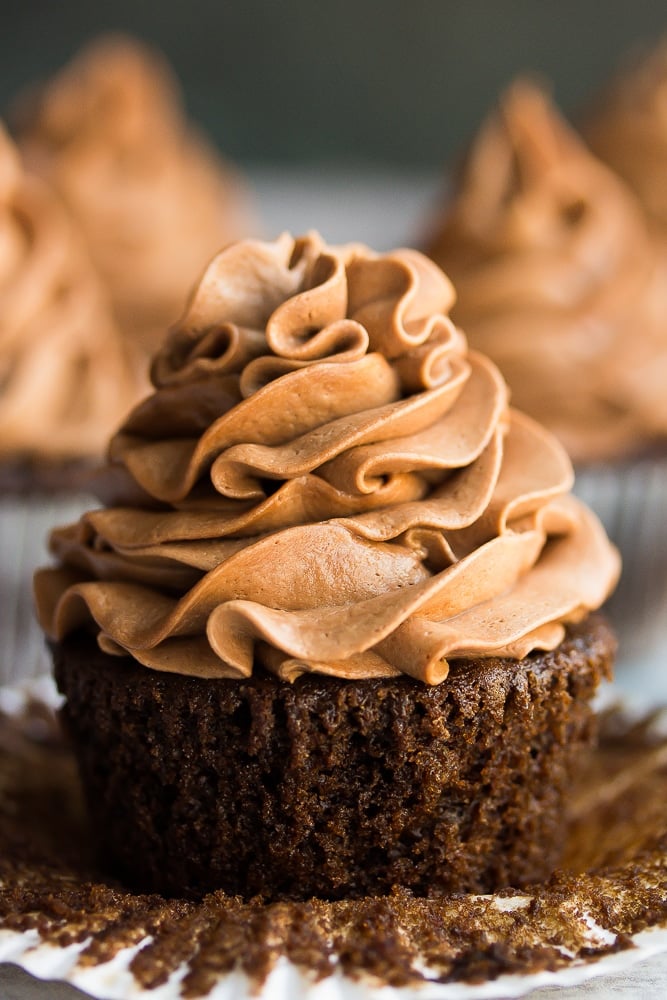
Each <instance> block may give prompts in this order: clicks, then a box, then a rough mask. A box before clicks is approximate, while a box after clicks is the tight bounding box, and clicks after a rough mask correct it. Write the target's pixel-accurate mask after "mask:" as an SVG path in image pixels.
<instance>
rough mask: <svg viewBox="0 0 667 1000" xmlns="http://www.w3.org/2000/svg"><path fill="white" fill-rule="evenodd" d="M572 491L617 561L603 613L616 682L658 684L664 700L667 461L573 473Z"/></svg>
mask: <svg viewBox="0 0 667 1000" xmlns="http://www.w3.org/2000/svg"><path fill="white" fill-rule="evenodd" d="M574 492H575V493H576V494H577V495H578V496H579V497H581V499H582V500H584V502H585V503H587V504H588V505H589V506H590V507H591V508H592V509H593V510H594V511H595V512H596V513H597V514H598V516H599V517H600V519H601V521H602V523H603V524H604V526H605V528H606V529H607V533H608V534H609V537H610V538H611V539H612V541H613V542H614V543H615V544H616V545H617V546H618V548H619V550H620V553H621V557H622V559H623V571H622V574H621V579H620V582H619V585H618V587H617V589H616V592H615V593H614V594H613V595H612V597H611V599H610V601H609V602H608V604H607V606H606V608H605V610H606V611H607V613H608V616H609V618H610V620H611V622H612V624H613V626H614V628H615V630H616V632H617V634H618V636H619V651H618V657H617V677H618V679H619V680H620V682H621V683H623V684H624V686H626V687H627V688H628V689H630V690H633V689H636V688H637V687H640V688H641V687H645V686H646V685H647V683H650V682H657V683H660V682H661V681H662V682H663V688H662V691H661V692H660V693H661V694H662V696H663V700H664V699H667V457H664V458H653V459H649V458H643V459H637V460H636V461H626V462H623V463H619V464H617V465H600V466H590V467H585V468H583V469H578V470H577V476H576V481H575V487H574Z"/></svg>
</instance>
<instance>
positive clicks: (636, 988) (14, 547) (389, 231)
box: [0, 170, 667, 1000]
mask: <svg viewBox="0 0 667 1000" xmlns="http://www.w3.org/2000/svg"><path fill="white" fill-rule="evenodd" d="M250 180H251V182H252V183H253V184H254V186H255V189H256V191H257V193H258V201H259V210H260V214H261V219H262V223H263V232H264V234H265V235H266V236H267V237H271V238H272V237H274V236H276V235H277V234H278V233H279V232H281V231H282V230H284V229H288V230H290V231H292V232H293V233H295V234H297V233H302V232H305V231H307V230H308V229H312V228H316V229H319V231H320V232H321V233H322V235H323V237H324V238H325V239H326V240H328V241H330V242H333V243H343V242H350V241H361V242H365V243H368V244H369V245H370V246H372V247H373V248H374V249H377V250H387V249H391V248H392V247H394V246H404V245H414V244H415V242H417V241H418V239H419V236H420V234H422V233H424V232H425V231H426V229H427V228H428V219H429V215H430V212H431V208H432V206H433V205H435V204H437V200H438V195H439V192H440V190H441V188H442V183H443V182H442V179H441V178H439V177H437V176H433V175H421V174H420V175H409V174H405V173H398V174H397V173H392V172H386V173H380V172H378V171H373V172H372V173H371V172H360V171H343V170H335V171H329V172H322V171H319V172H313V171H308V172H295V171H292V172H290V173H283V174H277V173H274V172H272V171H269V170H262V171H260V170H256V171H254V172H253V173H252V174H251V177H250ZM14 516H15V518H17V519H18V520H15V521H14V522H12V521H11V520H8V519H7V517H4V518H0V544H2V545H3V551H4V560H3V562H4V566H5V569H4V572H5V574H7V572H8V567H9V566H11V565H14V566H16V565H18V563H17V562H16V559H14V558H12V556H16V558H18V554H19V553H20V552H24V553H25V551H26V550H27V551H28V555H27V557H26V556H25V555H24V556H23V557H22V559H20V560H19V561H20V562H23V564H24V565H25V564H29V565H31V566H35V565H37V563H39V562H41V561H42V556H43V552H44V547H43V546H44V542H43V539H44V535H45V531H46V526H47V524H48V525H49V526H52V525H53V524H55V523H57V522H58V521H60V520H63V518H62V517H59V516H56V512H55V511H54V512H51V513H49V512H43V514H42V515H40V519H39V524H38V525H37V527H35V528H34V529H33V530H32V531H29V532H26V528H25V524H24V523H23V522H22V521H21V519H20V517H19V515H18V514H17V513H15V514H14ZM64 519H65V520H67V519H69V518H64ZM3 520H4V525H3ZM19 522H20V523H19ZM26 523H27V522H26ZM24 560H25V562H24ZM19 584H20V586H19V587H18V589H17V591H16V592H17V593H19V592H20V593H21V594H22V595H23V596H22V597H21V608H20V609H18V610H17V607H14V606H12V607H9V606H8V607H6V608H5V609H4V611H3V609H1V608H0V616H2V617H1V618H0V627H1V628H3V629H4V628H7V627H8V625H7V623H8V622H15V621H17V616H20V621H21V622H22V623H23V622H24V620H25V621H26V622H28V623H29V624H28V625H27V626H26V628H25V629H23V631H22V632H21V631H12V637H13V638H12V640H11V642H12V643H13V645H12V655H11V657H9V656H7V654H6V655H5V661H4V662H3V663H2V664H1V665H0V666H1V672H0V681H1V680H2V679H3V678H4V681H5V683H6V681H7V680H11V679H12V678H16V677H17V676H18V671H19V667H18V666H17V664H19V663H21V662H22V663H23V669H22V670H21V673H22V674H24V675H25V668H26V665H28V667H29V671H30V672H34V670H36V669H38V667H37V665H33V663H32V660H33V659H35V657H37V660H39V657H40V656H41V654H40V653H39V649H41V639H40V637H39V633H38V632H37V630H36V628H35V626H34V625H33V624H32V622H31V621H30V612H29V604H28V603H27V602H28V598H27V596H26V595H27V594H28V593H29V584H27V583H26V581H25V580H23V581H22V582H21V581H19ZM26 616H27V617H26ZM3 622H4V626H3ZM21 635H23V636H24V640H23V641H25V642H26V643H28V645H27V647H24V653H22V652H21V648H19V646H20V641H21ZM26 637H27V638H26ZM17 644H19V645H17ZM14 645H16V646H17V648H16V649H14ZM36 651H37V652H36ZM42 662H44V661H43V660H42ZM654 680H655V676H654V675H651V674H648V675H647V676H646V677H645V678H644V681H643V688H644V690H643V693H644V694H646V693H647V692H648V691H649V690H650V689H651V684H652V683H653V681H654ZM661 682H662V683H667V668H666V669H665V671H664V673H663V674H662V677H661ZM2 933H4V932H2ZM664 946H665V945H664V942H663V944H662V945H661V947H664ZM4 948H5V949H6V950H3V948H2V936H1V935H0V961H5V962H7V961H9V962H11V961H12V958H13V957H16V956H15V955H14V956H13V955H12V953H11V944H10V942H9V941H8V939H6V938H5V939H4ZM40 951H41V949H40ZM51 951H53V949H51ZM68 957H69V958H70V959H71V958H72V954H71V953H70V955H69V956H63V955H62V954H61V955H59V956H54V955H50V956H49V955H48V954H44V955H43V956H42V957H40V956H38V955H37V954H33V955H32V957H31V958H30V959H29V960H28V963H27V964H28V965H29V966H30V968H31V969H32V970H33V971H34V972H38V973H39V975H41V976H45V977H48V976H54V975H55V976H56V977H57V976H62V975H67V974H68V973H67V972H66V971H65V966H66V965H67V958H68ZM638 957H639V953H634V954H633V953H632V952H625V953H623V954H620V955H618V956H612V957H611V958H610V959H609V960H604V961H603V962H600V963H592V964H591V965H588V966H585V967H583V968H582V967H579V969H575V970H571V974H572V975H593V976H595V978H593V979H592V980H590V981H589V982H586V983H585V984H583V985H575V986H564V987H560V988H557V989H554V988H539V989H537V990H536V991H533V992H532V993H531V994H530V996H531V998H532V1000H551V998H557V1000H575V998H589V1000H592V998H596V1000H600V998H603V997H604V998H607V997H612V998H617V997H618V998H621V997H622V998H630V997H633V998H635V997H641V998H645V1000H654V998H655V1000H657V998H658V997H660V998H664V997H666V996H667V954H661V955H657V956H654V957H649V958H647V959H645V960H644V961H641V962H640V963H639V964H632V965H631V966H630V967H628V963H630V962H635V961H636V959H637V958H638ZM63 961H64V965H63ZM49 963H50V964H49ZM614 963H620V964H621V965H622V966H623V970H622V971H620V972H617V971H614V969H615V964H614ZM605 970H608V971H609V972H610V974H605V975H604V976H603V978H600V975H601V973H603V972H604V971H605ZM92 972H93V970H91V973H89V974H88V975H89V979H90V978H91V975H92ZM281 975H282V976H283V977H284V973H279V974H278V978H280V976H281ZM96 978H97V979H99V976H98V977H95V976H94V975H93V976H92V980H95V979H96ZM111 978H112V979H113V978H114V977H113V976H112V977H111ZM541 981H542V982H546V981H548V977H547V978H546V979H545V978H544V977H542V980H541ZM118 982H120V983H122V982H124V983H125V986H124V987H122V986H121V987H119V988H120V989H121V992H108V991H109V990H111V989H112V987H111V986H110V984H109V982H107V990H108V991H107V992H106V993H104V992H102V993H100V992H98V993H97V995H98V996H113V997H125V996H127V997H130V996H136V995H137V994H136V993H133V992H128V990H129V988H130V987H129V983H128V980H127V979H125V980H122V978H121V979H120V980H118ZM283 982H284V983H285V984H286V986H287V992H285V993H281V994H280V995H281V996H282V997H284V998H287V997H289V1000H299V992H298V986H297V984H296V982H295V981H294V979H293V978H291V975H290V976H288V978H287V980H285V979H284V978H283ZM504 982H505V985H506V987H507V989H506V991H505V992H502V989H503V984H502V983H495V984H494V983H490V984H486V987H485V989H480V990H478V991H477V993H476V994H474V995H477V996H487V997H488V996H494V997H499V996H510V995H517V993H516V988H515V989H514V990H512V988H511V984H510V982H509V980H505V981H504ZM570 982H572V980H571V979H570ZM236 983H237V984H238V987H239V990H241V993H239V990H237V989H236V988H235V985H234V981H228V983H227V985H226V987H225V989H224V990H223V991H220V992H219V993H218V995H219V996H223V995H224V996H225V997H226V998H228V1000H232V998H235V997H237V996H240V995H242V991H243V985H242V980H241V979H238V980H236ZM274 986H275V989H274V990H273V993H272V992H270V990H271V989H272V986H271V984H269V990H267V991H265V992H264V996H265V997H266V998H267V1000H277V996H278V993H277V992H276V991H277V990H278V988H279V983H278V980H276V981H275V983H274ZM114 989H115V987H114ZM499 989H501V992H498V990H499ZM123 990H124V991H123ZM392 992H393V991H387V990H385V991H383V992H382V993H381V994H380V993H378V994H376V996H383V997H385V998H389V997H390V996H391V995H392ZM334 995H336V991H335V984H334V982H330V983H329V986H328V987H327V986H326V985H323V986H322V989H321V991H320V1000H325V998H326V997H332V996H334ZM393 995H396V994H395V993H394V994H393ZM408 995H409V994H408V993H407V992H403V993H402V997H403V998H405V997H407V996H408ZM412 995H413V996H418V995H423V996H424V997H426V995H427V994H426V992H424V993H422V994H417V993H414V992H413V993H412ZM440 995H443V994H442V993H441V994H440ZM459 995H460V996H464V995H465V996H467V997H468V998H471V997H472V996H473V993H472V992H471V991H470V990H467V991H466V992H461V993H460V994H459ZM81 996H82V994H81V993H80V992H79V991H78V990H76V989H73V988H72V987H71V986H69V985H65V984H62V983H58V984H54V983H50V982H40V981H37V980H36V979H33V978H32V977H31V976H29V975H28V974H27V973H26V972H24V971H22V970H21V969H18V968H16V967H15V966H13V965H7V964H5V965H0V998H1V1000H75V998H77V997H78V998H80V997H81ZM145 996H150V997H152V998H153V1000H159V997H160V991H152V992H151V993H147V994H145ZM346 996H347V998H348V1000H353V998H355V1000H357V998H358V1000H361V998H364V1000H365V998H367V997H368V996H369V994H368V992H367V991H366V990H357V989H356V988H355V987H348V988H347V990H346Z"/></svg>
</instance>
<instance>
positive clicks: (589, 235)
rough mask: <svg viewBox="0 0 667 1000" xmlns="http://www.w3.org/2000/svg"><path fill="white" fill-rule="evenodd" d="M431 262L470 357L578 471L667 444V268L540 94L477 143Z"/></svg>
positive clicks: (605, 175) (615, 188) (626, 201)
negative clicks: (497, 377)
mask: <svg viewBox="0 0 667 1000" xmlns="http://www.w3.org/2000/svg"><path fill="white" fill-rule="evenodd" d="M429 253H430V254H431V256H432V257H433V259H434V260H436V261H437V262H438V263H439V264H440V265H441V266H442V267H444V268H445V269H446V270H447V272H448V273H449V274H451V276H452V278H453V280H454V282H455V285H456V288H457V293H458V302H457V308H456V310H455V312H454V316H455V318H456V319H457V321H458V322H460V323H461V324H462V325H463V327H464V329H465V330H466V333H467V335H468V338H469V340H470V342H471V344H472V345H474V346H475V347H476V348H479V350H481V351H483V352H484V353H486V354H488V355H489V356H490V357H491V358H493V360H494V361H495V362H496V363H497V364H498V365H499V367H500V369H501V371H502V372H503V375H504V376H505V377H506V378H507V380H508V382H509V385H510V388H511V390H512V398H513V400H514V402H515V403H516V405H517V406H519V407H520V408H521V409H524V410H525V411H526V412H527V413H530V414H531V415H532V416H535V417H536V418H537V419H539V420H540V421H541V422H543V423H545V424H546V425H547V426H548V427H550V428H551V429H552V430H553V431H555V432H556V433H557V434H558V436H559V437H560V439H561V440H562V441H563V442H564V443H565V445H566V447H567V449H568V451H569V453H570V454H571V455H572V456H573V457H574V458H575V459H580V460H588V459H599V458H604V457H606V456H614V457H615V456H618V455H622V454H623V453H625V452H629V451H633V450H636V449H637V448H641V447H643V446H645V445H647V444H649V443H650V442H651V441H652V440H654V439H655V438H657V437H663V436H664V435H665V434H667V402H666V399H665V393H664V389H663V387H664V385H665V384H667V255H665V254H664V253H662V252H660V251H659V248H658V247H657V245H656V243H655V241H654V240H653V238H652V236H651V234H650V233H649V232H648V230H647V227H646V225H645V221H644V218H643V213H642V211H641V209H640V206H639V205H638V204H637V202H636V201H635V199H634V197H633V195H632V193H631V192H630V191H629V190H627V189H626V188H625V187H624V185H623V184H622V182H621V181H619V180H618V179H617V178H616V177H614V175H613V174H612V173H611V171H609V170H608V169H607V168H606V167H605V166H604V165H603V164H602V163H600V162H599V161H597V160H596V159H595V158H594V157H593V156H592V155H591V154H590V153H589V152H588V151H587V149H586V148H585V146H584V145H583V143H582V142H581V141H580V140H579V139H578V137H577V136H576V135H575V133H574V132H573V131H572V129H570V128H569V126H568V125H567V124H566V123H565V122H564V121H563V120H562V119H561V118H560V116H559V115H558V113H557V112H556V110H555V108H554V107H553V106H552V105H551V104H550V103H549V101H548V100H547V98H546V97H545V95H544V94H543V93H542V92H541V91H540V90H539V89H537V88H536V87H535V86H533V85H532V84H530V83H528V82H525V81H519V82H518V83H516V84H515V85H514V86H513V87H511V88H510V89H509V91H508V92H507V93H506V94H505V95H504V97H503V99H502V101H501V103H500V106H499V108H498V111H497V113H495V114H493V115H492V116H491V117H490V118H489V119H488V120H487V121H486V122H485V124H484V125H483V126H482V128H481V129H480V131H479V133H478V135H477V136H476V138H475V140H474V142H473V144H472V146H471V148H470V150H469V153H468V156H467V159H466V161H465V163H464V164H463V166H462V169H461V171H460V174H459V177H458V179H457V181H456V184H455V190H454V196H453V198H452V200H451V202H450V204H448V206H447V208H446V211H445V215H444V218H443V219H442V220H441V221H440V223H439V226H438V229H437V231H436V233H435V235H434V237H433V239H432V240H431V243H430V246H429Z"/></svg>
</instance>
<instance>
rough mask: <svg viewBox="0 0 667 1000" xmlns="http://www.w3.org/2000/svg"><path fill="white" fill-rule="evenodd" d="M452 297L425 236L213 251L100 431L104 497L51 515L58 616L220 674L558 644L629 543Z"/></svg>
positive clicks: (125, 644) (72, 626) (609, 581)
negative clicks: (146, 366)
mask: <svg viewBox="0 0 667 1000" xmlns="http://www.w3.org/2000/svg"><path fill="white" fill-rule="evenodd" d="M453 301H454V291H453V288H452V285H451V283H450V282H449V280H448V279H447V278H446V277H445V275H444V274H443V273H442V272H441V271H440V270H439V269H438V268H437V267H436V266H435V265H434V264H433V263H431V262H430V261H429V260H428V259H427V258H426V257H424V256H422V255H421V254H419V253H417V252H416V251H411V250H402V251H396V252H394V253H390V254H387V255H385V256H377V255H375V254H373V253H372V252H371V251H369V250H367V249H365V248H363V247H359V246H347V247H343V248H330V247H327V246H325V245H324V244H323V243H322V242H321V241H320V239H319V238H318V237H317V236H315V235H311V236H308V237H306V238H303V239H299V240H296V241H294V240H293V239H292V238H290V237H288V236H286V235H285V236H283V237H281V238H280V239H279V240H277V241H276V242H275V243H257V242H243V243H239V244H236V245H233V246H230V247H229V248H228V249H226V250H225V251H223V252H222V253H220V254H219V255H218V256H217V257H216V258H215V259H214V261H213V262H212V263H211V265H210V266H209V268H208V271H207V272H206V273H205V275H204V278H203V280H202V282H201V285H200V286H199V288H198V289H197V290H196V293H195V294H194V297H193V298H192V300H191V302H190V305H189V308H188V309H187V311H186V313H185V315H184V317H183V319H182V321H181V323H180V324H179V325H178V327H176V328H175V329H173V330H172V332H171V334H170V336H169V337H168V339H167V341H166V342H165V345H164V347H163V349H162V350H161V351H160V352H159V354H158V355H157V357H156V358H155V361H154V364H153V372H152V374H153V381H154V384H155V392H154V394H153V395H152V396H150V397H149V398H148V399H147V400H146V401H145V402H144V403H143V404H141V405H139V406H138V407H137V408H136V409H135V410H134V411H133V412H132V413H131V415H130V416H129V418H128V419H127V421H126V422H125V424H124V426H123V427H122V428H121V430H120V431H119V433H118V434H116V436H115V437H114V438H113V440H112V442H111V446H110V450H109V466H108V469H107V475H106V476H105V478H104V480H103V481H102V482H101V485H100V495H101V496H102V497H103V498H104V499H105V500H106V502H107V507H106V508H105V509H102V510H97V511H92V512H91V513H88V514H86V515H85V516H83V517H82V518H81V520H80V521H79V522H78V523H77V524H75V525H72V526H70V527H66V528H63V529H60V530H57V531H55V532H54V534H53V535H52V538H51V548H52V551H53V553H54V554H55V556H56V557H57V559H58V560H59V565H58V566H56V567H55V568H50V569H45V570H42V571H40V572H39V573H38V575H37V578H36V596H37V606H38V610H39V616H40V620H41V622H42V624H43V626H44V628H45V629H46V631H47V632H48V633H49V635H51V636H52V637H54V638H56V639H59V638H62V637H63V636H65V635H66V634H68V633H70V632H71V631H73V630H76V629H78V628H80V627H90V628H93V629H94V630H95V631H96V632H97V635H98V642H99V644H100V646H101V648H102V649H103V650H105V651H106V652H108V653H111V654H124V653H130V654H131V655H132V656H133V657H135V659H137V660H138V661H140V662H141V663H143V664H145V665H146V666H148V667H152V668H155V669H158V670H167V671H176V672H179V673H186V674H196V675H200V676H206V677H244V676H247V675H249V674H250V673H251V672H252V669H253V663H255V662H258V661H259V662H261V663H262V664H263V665H264V666H265V667H267V668H268V669H269V670H272V671H274V672H275V673H276V674H278V675H279V676H280V677H282V678H285V679H288V680H292V679H294V678H295V677H297V676H298V675H299V674H301V673H303V672H304V671H316V672H319V673H324V674H333V675H336V676H340V677H345V678H358V677H373V676H392V675H396V674H399V673H405V674H409V675H412V676H413V677H416V678H419V679H421V680H422V681H425V682H426V683H428V684H435V683H438V682H440V681H442V680H443V679H444V678H445V677H446V676H447V672H448V660H449V659H450V658H452V657H456V658H471V657H479V656H490V655H502V656H509V657H516V658H521V657H523V656H524V655H525V654H527V653H528V652H529V651H530V650H533V649H551V648H553V647H554V646H556V645H557V644H558V643H559V642H560V641H561V639H562V638H563V635H564V626H565V624H566V623H567V622H573V621H577V620H579V619H580V618H582V617H583V616H584V615H586V614H587V613H588V611H589V610H590V609H592V608H597V607H598V606H599V605H600V604H601V603H602V602H603V601H604V599H605V597H606V596H607V594H608V593H609V591H610V589H611V587H612V586H613V584H614V582H615V579H616V576H617V573H618V559H617V555H616V552H615V550H614V549H613V548H612V547H611V545H610V544H609V542H608V540H607V538H606V536H605V534H604V532H603V530H602V528H601V527H600V525H599V523H598V522H597V520H596V519H595V517H594V516H593V514H591V513H590V511H588V510H587V508H586V507H584V506H583V505H582V504H581V503H580V502H579V501H577V500H576V499H574V498H573V497H572V496H571V495H569V493H568V491H569V488H570V485H571V482H572V470H571V466H570V463H569V460H568V458H567V456H566V455H565V453H564V451H563V450H562V448H561V447H560V445H559V444H558V443H557V441H556V440H555V439H554V438H553V437H552V435H550V434H549V433H548V432H546V431H545V430H543V429H542V428H540V427H539V426H538V425H537V424H535V423H534V422H533V421H532V420H530V419H529V418H527V417H524V416H522V415H521V414H519V413H517V412H515V411H512V410H510V409H509V408H508V405H507V390H506V386H505V383H504V382H503V379H502V377H501V376H500V374H499V372H498V370H497V369H496V368H495V367H494V365H493V364H492V363H491V362H489V361H488V360H486V359H485V358H484V357H482V356H481V355H478V354H475V353H472V352H469V351H468V350H467V345H466V340H465V337H464V336H463V334H462V333H461V332H460V331H459V330H458V329H457V328H456V327H455V326H454V324H453V323H452V321H451V320H450V318H449V316H448V311H449V309H450V307H451V305H452V303H453Z"/></svg>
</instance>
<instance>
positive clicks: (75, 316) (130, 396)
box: [0, 124, 147, 460]
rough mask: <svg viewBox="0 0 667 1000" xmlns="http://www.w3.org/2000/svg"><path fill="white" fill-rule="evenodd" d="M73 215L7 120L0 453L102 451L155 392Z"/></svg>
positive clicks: (1, 202) (0, 263)
mask: <svg viewBox="0 0 667 1000" xmlns="http://www.w3.org/2000/svg"><path fill="white" fill-rule="evenodd" d="M128 350H129V349H128V347H127V345H123V344H122V342H121V338H120V334H119V333H118V331H117V329H116V327H115V326H114V323H113V321H112V318H111V312H110V307H109V304H108V302H107V301H106V298H105V296H104V294H103V291H102V289H101V287H100V284H99V281H98V279H97V276H96V275H95V273H94V271H93V268H92V266H91V265H90V263H89V261H88V258H87V255H86V253H85V249H84V247H83V246H82V245H81V243H80V242H79V238H78V234H77V233H76V231H75V229H74V227H73V225H72V222H71V220H70V219H69V218H68V216H67V215H66V213H65V211H64V209H63V207H62V206H61V204H60V203H59V202H58V200H57V199H56V197H55V196H54V194H53V193H52V192H51V191H50V190H48V189H47V187H46V186H45V185H44V183H43V182H42V181H41V180H39V179H38V178H36V177H32V176H31V175H30V174H28V173H26V171H25V170H24V168H23V165H22V163H21V161H20V158H19V155H18V151H17V150H16V148H15V147H14V145H13V144H12V142H11V140H10V139H9V137H8V135H7V134H6V132H5V131H4V129H3V127H2V125H1V124H0V378H1V381H0V456H1V457H2V458H5V459H8V458H11V459H14V458H20V459H22V458H26V457H29V458H34V457H41V458H47V459H53V460H58V459H67V458H85V457H94V456H101V455H102V453H103V450H104V447H105V445H106V442H107V440H108V437H109V434H110V433H112V431H113V430H114V429H115V428H116V427H117V426H118V424H119V423H120V420H121V419H122V417H123V416H124V415H125V413H126V412H127V409H128V407H129V406H131V405H132V404H133V403H135V402H136V401H137V399H138V398H139V397H140V396H141V393H142V390H143V389H147V385H146V384H145V381H144V379H142V377H141V375H140V373H139V372H140V369H139V366H138V363H137V359H136V358H133V357H132V356H130V354H129V353H128Z"/></svg>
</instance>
